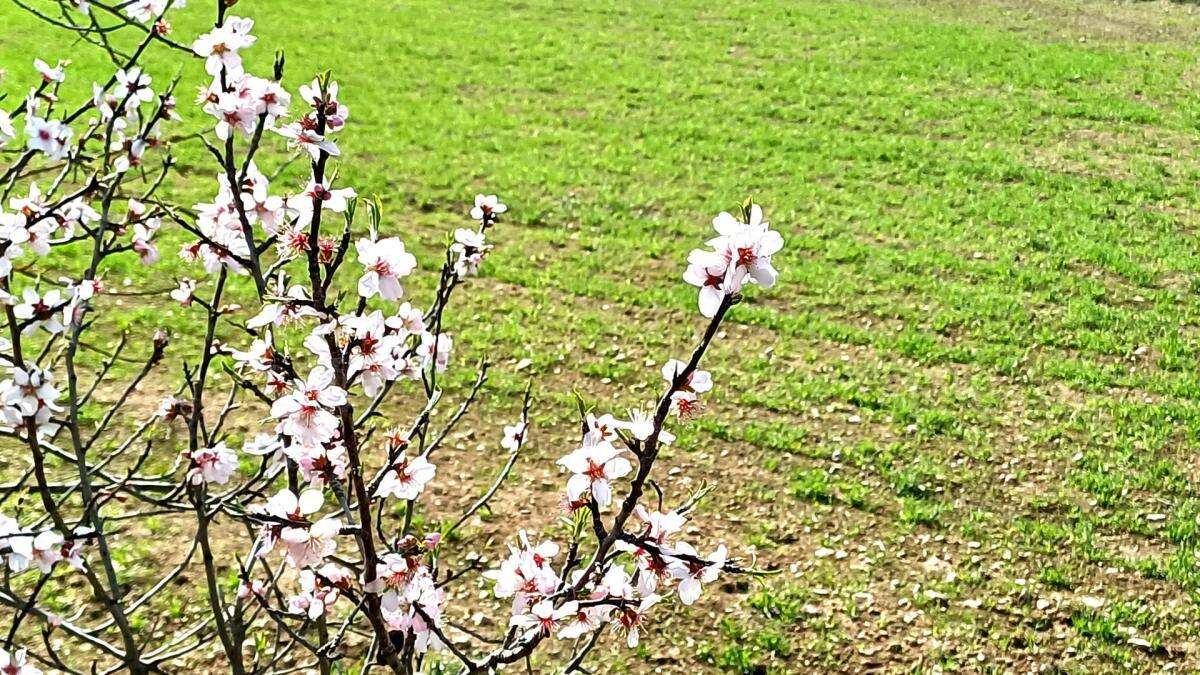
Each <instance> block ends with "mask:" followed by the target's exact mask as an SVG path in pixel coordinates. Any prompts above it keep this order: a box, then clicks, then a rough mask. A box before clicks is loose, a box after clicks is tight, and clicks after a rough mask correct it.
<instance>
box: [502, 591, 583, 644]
mask: <svg viewBox="0 0 1200 675" xmlns="http://www.w3.org/2000/svg"><path fill="white" fill-rule="evenodd" d="M578 612H579V603H578V602H576V601H574V600H572V601H570V602H564V603H563V604H562V605H561V606H560V607H555V606H554V603H553V602H552V601H550V600H542V601H540V602H538V603H537V604H535V605H534V606H533V607H530V608H529V611H527V612H525V613H522V614H518V615H516V616H514V617H512V619H510V620H509V625H510V626H512V627H514V628H518V629H520V630H521V631H522V632H524V633H525V634H529V633H541V634H542V635H543V636H546V637H549V636H550V635H553V634H554V633H556V632H557V631H558V628H559V626H560V625H562V624H563V623H565V622H566V621H568V620H569V619H572V618H573V617H574V616H575V615H576V614H577V613H578Z"/></svg>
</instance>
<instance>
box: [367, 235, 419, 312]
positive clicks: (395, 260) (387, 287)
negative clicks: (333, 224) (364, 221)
mask: <svg viewBox="0 0 1200 675" xmlns="http://www.w3.org/2000/svg"><path fill="white" fill-rule="evenodd" d="M355 248H357V249H358V261H359V262H360V263H362V266H363V268H364V273H363V275H362V277H360V278H359V280H358V294H359V295H361V296H362V297H364V298H370V297H373V296H375V295H379V296H380V297H382V298H383V299H385V300H399V299H400V297H401V296H402V295H404V287H402V286H401V285H400V279H401V278H402V277H406V276H408V275H409V274H412V271H413V269H415V268H416V266H417V259H416V258H415V257H413V254H411V253H409V252H408V251H406V250H405V249H404V242H402V241H400V239H399V238H397V237H388V238H387V239H381V240H378V241H376V240H374V239H359V240H358V244H356V246H355Z"/></svg>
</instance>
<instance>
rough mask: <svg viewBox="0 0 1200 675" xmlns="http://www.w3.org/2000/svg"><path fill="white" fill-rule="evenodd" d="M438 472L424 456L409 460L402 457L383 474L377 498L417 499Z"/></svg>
mask: <svg viewBox="0 0 1200 675" xmlns="http://www.w3.org/2000/svg"><path fill="white" fill-rule="evenodd" d="M436 471H437V468H436V467H435V466H434V465H433V464H431V463H430V462H429V461H428V460H426V459H425V457H424V456H420V455H419V456H417V457H414V458H412V459H407V458H405V457H404V455H401V456H400V458H399V459H398V460H396V462H395V463H393V464H392V466H390V467H388V469H387V471H386V472H385V473H384V474H383V479H382V480H381V481H380V482H379V487H378V488H377V489H376V490H375V496H376V497H389V496H391V497H395V498H396V499H408V500H411V499H416V498H417V497H418V496H420V494H421V491H422V490H424V489H425V486H426V485H427V484H428V483H429V481H431V480H433V476H434V473H435V472H436Z"/></svg>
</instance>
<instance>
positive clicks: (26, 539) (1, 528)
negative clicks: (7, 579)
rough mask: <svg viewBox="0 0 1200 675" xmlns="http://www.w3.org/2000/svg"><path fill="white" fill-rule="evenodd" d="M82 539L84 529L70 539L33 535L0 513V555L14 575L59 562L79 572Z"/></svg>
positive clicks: (47, 569)
mask: <svg viewBox="0 0 1200 675" xmlns="http://www.w3.org/2000/svg"><path fill="white" fill-rule="evenodd" d="M85 536H86V531H85V530H79V531H76V532H75V534H73V535H72V536H71V538H70V539H67V538H66V537H64V536H63V535H62V534H61V533H59V532H56V531H55V530H42V531H40V532H37V533H33V532H30V531H28V530H24V529H22V528H21V525H20V523H18V522H17V520H16V519H15V518H11V517H9V516H6V515H4V514H3V513H0V555H3V556H4V559H5V561H6V562H7V563H8V569H9V571H11V572H14V573H17V574H20V573H21V572H24V571H26V570H28V569H31V566H32V567H33V568H36V569H38V570H40V571H41V573H42V574H49V573H50V571H51V570H53V569H54V566H55V565H57V564H58V563H60V562H61V563H65V564H66V565H68V566H70V567H71V568H72V569H75V570H77V571H81V570H82V569H83V539H84V537H85ZM0 672H4V671H3V670H0Z"/></svg>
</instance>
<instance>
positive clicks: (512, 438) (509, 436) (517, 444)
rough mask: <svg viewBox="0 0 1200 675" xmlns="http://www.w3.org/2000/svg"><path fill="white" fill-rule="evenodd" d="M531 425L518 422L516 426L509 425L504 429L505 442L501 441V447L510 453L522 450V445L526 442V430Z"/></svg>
mask: <svg viewBox="0 0 1200 675" xmlns="http://www.w3.org/2000/svg"><path fill="white" fill-rule="evenodd" d="M528 426H529V425H527V424H526V423H525V422H523V421H522V422H517V423H516V424H508V425H505V427H504V440H502V441H500V447H502V448H504V449H505V450H508V451H509V452H516V451H517V450H519V449H520V448H521V444H522V443H524V442H525V430H526V428H527V427H528Z"/></svg>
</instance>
